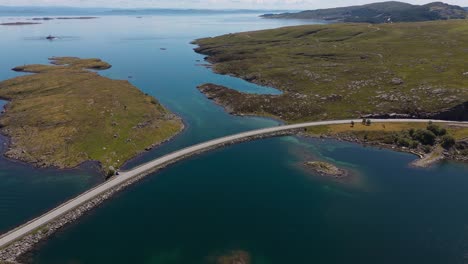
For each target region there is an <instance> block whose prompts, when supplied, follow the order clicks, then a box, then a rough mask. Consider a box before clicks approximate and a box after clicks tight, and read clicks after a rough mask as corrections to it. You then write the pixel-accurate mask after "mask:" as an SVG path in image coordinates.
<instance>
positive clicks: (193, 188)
mask: <svg viewBox="0 0 468 264" xmlns="http://www.w3.org/2000/svg"><path fill="white" fill-rule="evenodd" d="M136 16H137V15H135V16H128V15H126V16H104V17H101V18H99V19H96V20H68V21H67V20H63V21H62V20H61V21H58V20H53V21H43V24H42V25H32V26H23V27H0V33H1V35H2V40H1V41H0V51H1V60H0V79H1V80H3V79H7V78H11V77H14V76H17V75H18V74H17V73H14V72H12V71H10V70H9V69H10V68H12V67H14V66H18V65H22V64H29V63H47V58H48V57H51V56H79V57H98V58H101V59H103V60H105V61H107V62H109V63H111V64H112V65H113V67H112V68H111V69H110V70H107V71H103V72H101V74H102V75H104V76H108V77H110V78H114V79H128V78H129V76H131V77H132V78H130V79H129V81H130V82H131V83H132V84H134V85H135V86H137V87H138V88H140V89H141V90H142V91H144V92H146V93H149V94H151V95H154V96H155V97H156V98H158V99H159V100H160V101H161V103H163V104H164V105H165V106H166V107H168V108H169V109H171V110H172V111H174V112H176V113H177V114H178V115H180V116H181V117H182V118H183V119H184V121H185V122H186V125H187V129H186V130H185V131H184V132H183V133H182V134H181V135H179V136H178V137H177V138H176V139H175V140H174V141H172V142H170V143H168V144H166V145H164V146H162V147H160V148H158V149H156V150H154V151H152V152H150V153H146V154H145V155H143V156H141V157H138V158H136V159H134V160H132V161H130V162H129V163H128V164H127V165H126V167H127V168H131V167H133V166H135V165H137V164H141V163H142V162H145V161H148V160H151V159H153V158H155V157H158V156H161V155H163V154H165V153H168V152H170V151H173V150H176V149H179V148H181V147H185V146H188V145H192V144H195V143H198V142H202V141H205V140H207V139H212V138H215V137H219V136H223V135H228V134H232V133H236V132H240V131H246V130H251V129H255V128H261V127H268V126H275V125H278V122H277V121H274V120H269V119H263V118H255V117H235V116H230V115H228V114H226V113H225V112H224V111H223V109H222V108H221V107H219V106H216V105H215V104H213V103H212V102H211V101H209V100H207V99H206V98H205V97H204V96H203V95H201V94H200V93H199V92H198V90H197V89H196V86H197V85H199V84H202V83H206V82H213V83H217V84H221V85H226V86H229V87H232V88H235V89H238V90H241V91H245V92H251V93H278V91H276V90H275V89H272V88H268V87H259V86H257V85H254V84H250V83H247V82H245V81H243V80H240V79H237V78H233V77H230V76H221V75H217V74H214V73H212V72H211V70H210V69H207V68H205V67H203V66H200V65H199V64H203V63H204V62H203V56H202V55H199V54H196V53H194V52H193V50H192V49H193V48H194V46H193V45H191V44H190V42H191V41H192V40H194V39H196V38H200V37H207V36H215V35H219V34H225V33H231V32H238V31H246V30H257V29H264V28H274V27H280V26H288V25H294V24H301V23H303V22H301V21H294V20H286V21H285V20H283V21H282V20H262V19H259V18H257V17H256V14H251V13H250V14H223V15H216V14H211V15H201V14H197V15H183V16H182V15H175V14H167V15H157V16H156V15H152V16H143V17H142V18H136ZM19 20H24V18H23V19H18V18H8V17H0V21H1V22H12V21H19ZM49 34H52V35H55V36H59V37H60V39H58V40H56V41H52V42H50V41H47V40H45V37H46V36H47V35H49ZM162 48H163V49H166V50H162ZM0 105H1V103H0ZM6 142H7V141H6V139H5V138H1V139H0V143H1V145H0V149H4V148H5V147H6V145H5V144H6ZM316 159H320V160H325V161H329V162H332V163H335V164H336V165H338V166H341V167H344V168H347V169H349V170H350V171H352V173H353V177H352V180H350V181H349V182H344V183H339V182H334V181H333V180H329V179H324V178H323V177H320V176H317V175H314V174H313V173H310V172H307V171H305V170H304V169H303V168H302V167H301V166H300V164H301V163H302V162H304V161H306V160H316ZM413 159H415V157H414V156H412V155H409V154H404V153H397V152H391V151H388V150H379V149H375V148H366V147H362V146H359V145H356V144H350V143H343V142H338V141H334V140H326V141H322V140H316V139H299V138H296V137H282V138H273V139H266V140H261V141H256V142H248V143H243V144H240V145H235V146H230V147H227V148H225V149H219V150H216V151H213V152H210V153H206V154H203V155H200V156H197V157H193V158H191V159H188V160H185V161H182V162H180V163H177V164H175V165H173V166H170V167H168V168H167V169H165V170H163V171H161V172H159V173H157V174H154V175H152V176H149V177H147V178H145V179H144V180H142V181H141V182H139V183H137V184H135V185H133V186H131V187H130V188H128V189H126V190H125V191H123V192H121V193H119V194H118V195H117V196H116V197H115V198H113V199H111V200H110V201H107V202H106V203H104V204H103V205H102V206H100V207H99V208H97V209H96V210H93V211H92V212H90V213H89V214H87V215H86V216H84V217H83V218H81V219H80V220H79V221H78V222H76V223H74V224H71V225H69V226H68V227H66V228H65V229H63V230H61V231H60V232H58V233H57V234H55V235H54V236H53V237H52V238H51V239H50V240H48V241H46V242H45V243H42V244H41V245H40V246H39V247H38V248H37V250H35V251H34V252H32V253H31V254H30V255H29V256H28V260H29V261H30V262H33V263H155V264H176V263H177V264H182V263H184V264H185V263H206V260H207V258H209V257H210V256H213V255H219V254H223V253H225V252H229V251H232V250H242V251H245V252H248V253H249V254H250V255H251V258H252V260H253V263H259V264H267V263H268V264H273V263H278V264H285V263H325V264H326V263H369V264H374V263H392V264H393V263H412V264H413V263H441V264H442V263H464V261H465V259H464V256H465V255H466V254H467V253H468V209H467V208H468V192H467V190H468V167H467V166H466V165H461V164H456V163H443V164H440V165H438V166H436V167H434V168H431V169H414V168H410V167H409V166H408V163H409V162H411V161H412V160H413ZM93 171H94V170H93V168H92V167H91V166H84V167H83V168H78V169H73V170H68V171H59V170H54V169H46V170H42V169H41V170H39V169H34V168H32V167H31V166H28V165H26V164H22V163H19V162H14V161H9V160H6V159H4V158H0V232H2V231H7V230H8V229H10V228H12V227H14V226H16V225H18V224H21V223H23V222H25V221H27V220H28V219H31V218H33V217H35V216H37V215H38V214H40V213H42V212H44V211H46V210H47V209H50V208H52V207H53V206H55V205H57V204H59V203H60V202H62V201H63V200H65V199H67V198H70V197H72V196H74V195H76V194H78V193H80V192H82V191H84V190H86V189H88V188H89V187H91V186H93V185H96V184H98V183H100V182H102V181H103V178H102V177H101V176H100V175H98V174H97V173H95V172H93Z"/></svg>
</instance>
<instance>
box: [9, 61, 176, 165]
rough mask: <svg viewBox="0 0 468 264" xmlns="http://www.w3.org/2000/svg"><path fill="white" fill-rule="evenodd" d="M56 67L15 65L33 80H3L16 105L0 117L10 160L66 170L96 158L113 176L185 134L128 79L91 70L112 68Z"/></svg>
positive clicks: (65, 64) (96, 65)
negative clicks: (114, 170)
mask: <svg viewBox="0 0 468 264" xmlns="http://www.w3.org/2000/svg"><path fill="white" fill-rule="evenodd" d="M51 62H52V64H54V65H25V66H20V67H16V68H14V69H13V70H15V71H20V72H29V73H33V74H29V75H25V76H20V77H16V78H13V79H10V80H6V81H3V82H0V97H1V98H4V99H7V100H10V101H11V102H10V103H9V104H8V105H7V107H6V111H5V113H4V114H3V115H1V116H0V129H1V132H2V133H3V134H5V135H7V136H8V137H10V138H11V143H10V146H9V149H8V150H7V152H6V153H5V155H6V156H7V157H10V158H13V159H18V160H22V161H26V162H29V163H33V164H34V165H36V166H39V167H48V166H55V167H59V168H71V167H76V166H78V165H80V164H81V163H83V162H84V161H88V160H93V161H98V162H100V164H101V166H102V169H103V171H107V170H108V169H109V167H110V166H112V167H115V168H118V167H120V166H121V165H122V164H123V163H124V162H125V161H127V160H129V159H130V158H132V157H134V156H135V155H137V154H138V153H140V152H142V151H144V150H145V149H147V148H150V147H152V146H155V145H156V144H159V143H161V142H163V141H165V140H168V139H170V138H171V137H173V136H174V135H176V134H177V133H178V132H179V131H181V129H182V128H183V124H182V121H181V120H180V118H178V117H177V116H175V115H174V114H172V113H170V112H169V111H168V110H167V109H165V108H164V107H163V106H162V105H161V104H160V103H159V102H158V101H157V100H156V99H155V98H154V97H151V96H149V95H145V94H143V93H142V92H141V91H140V90H138V89H137V88H136V87H134V86H132V85H131V84H130V83H129V82H128V81H124V80H111V79H109V78H106V77H102V76H100V75H99V74H97V73H96V72H93V71H90V70H88V69H92V70H105V69H108V68H110V67H111V66H110V65H109V64H107V63H106V62H103V61H101V60H99V59H79V58H72V57H61V58H51Z"/></svg>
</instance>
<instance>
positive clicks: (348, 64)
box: [195, 20, 468, 122]
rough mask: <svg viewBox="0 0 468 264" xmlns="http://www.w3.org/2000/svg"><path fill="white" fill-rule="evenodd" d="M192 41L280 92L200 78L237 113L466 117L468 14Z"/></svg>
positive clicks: (233, 71)
mask: <svg viewBox="0 0 468 264" xmlns="http://www.w3.org/2000/svg"><path fill="white" fill-rule="evenodd" d="M195 43H196V44H198V45H199V47H198V48H196V51H197V52H199V53H202V54H206V55H208V57H207V60H208V61H210V62H212V63H213V64H214V67H213V68H214V70H215V71H216V72H218V73H221V74H230V75H234V76H237V77H240V78H243V79H246V80H248V81H251V82H254V83H258V84H262V85H268V86H272V87H275V88H278V89H280V90H282V91H283V92H284V94H283V95H279V96H274V95H253V94H245V93H240V92H237V91H235V90H232V89H228V88H227V87H222V86H218V85H215V84H206V85H202V86H200V87H199V88H200V90H201V91H202V92H203V93H205V94H206V95H207V96H208V97H209V98H211V99H213V100H215V101H216V102H217V103H219V104H220V105H223V106H224V107H225V108H227V109H228V110H229V111H230V112H232V113H234V114H249V115H250V114H251V115H263V116H271V117H276V118H280V119H283V120H285V121H287V122H300V121H311V120H324V119H340V118H356V117H360V116H363V115H367V114H373V115H376V116H377V115H384V114H391V113H397V114H401V115H402V116H412V117H431V118H446V119H458V120H460V119H466V118H467V110H466V107H467V102H468V67H467V61H468V47H467V45H466V43H468V20H449V21H434V22H417V23H395V24H379V25H372V24H329V25H305V26H295V27H286V28H279V29H272V30H263V31H256V32H243V33H237V34H228V35H223V36H219V37H214V38H205V39H199V40H197V41H195ZM457 107H458V110H457V111H449V110H451V109H453V108H457ZM440 113H443V114H440Z"/></svg>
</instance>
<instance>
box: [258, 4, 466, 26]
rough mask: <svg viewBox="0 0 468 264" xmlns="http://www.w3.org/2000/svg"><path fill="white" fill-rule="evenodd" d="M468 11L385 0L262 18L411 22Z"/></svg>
mask: <svg viewBox="0 0 468 264" xmlns="http://www.w3.org/2000/svg"><path fill="white" fill-rule="evenodd" d="M467 16H468V12H467V10H465V9H464V8H462V7H460V6H455V5H449V4H445V3H442V2H433V3H430V4H426V5H412V4H407V3H402V2H396V1H389V2H381V3H373V4H367V5H361V6H349V7H339V8H330V9H317V10H308V11H302V12H299V13H281V14H266V15H263V16H262V17H264V18H286V19H319V20H332V21H340V22H367V23H385V22H390V21H391V22H414V21H429V20H446V19H464V18H467Z"/></svg>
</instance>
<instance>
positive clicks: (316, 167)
mask: <svg viewBox="0 0 468 264" xmlns="http://www.w3.org/2000/svg"><path fill="white" fill-rule="evenodd" d="M305 166H306V167H308V168H310V169H312V170H313V171H315V172H317V173H318V174H320V175H322V176H329V177H333V178H336V179H341V178H344V177H346V176H348V172H347V171H345V170H343V169H340V168H338V167H336V166H335V165H333V164H330V163H327V162H323V161H308V162H306V163H305Z"/></svg>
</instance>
